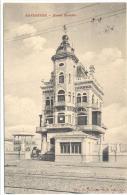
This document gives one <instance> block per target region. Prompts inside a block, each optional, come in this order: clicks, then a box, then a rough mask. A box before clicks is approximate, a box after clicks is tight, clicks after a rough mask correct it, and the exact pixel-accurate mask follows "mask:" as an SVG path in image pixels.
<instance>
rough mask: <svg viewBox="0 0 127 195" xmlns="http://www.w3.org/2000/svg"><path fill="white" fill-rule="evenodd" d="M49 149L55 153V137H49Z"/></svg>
mask: <svg viewBox="0 0 127 195" xmlns="http://www.w3.org/2000/svg"><path fill="white" fill-rule="evenodd" d="M50 151H51V152H52V153H55V138H51V139H50Z"/></svg>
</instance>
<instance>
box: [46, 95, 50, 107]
mask: <svg viewBox="0 0 127 195" xmlns="http://www.w3.org/2000/svg"><path fill="white" fill-rule="evenodd" d="M49 105H50V100H49V97H47V98H46V106H49Z"/></svg>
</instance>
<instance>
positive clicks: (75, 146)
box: [71, 142, 81, 154]
mask: <svg viewBox="0 0 127 195" xmlns="http://www.w3.org/2000/svg"><path fill="white" fill-rule="evenodd" d="M71 152H72V153H73V154H81V142H72V143H71Z"/></svg>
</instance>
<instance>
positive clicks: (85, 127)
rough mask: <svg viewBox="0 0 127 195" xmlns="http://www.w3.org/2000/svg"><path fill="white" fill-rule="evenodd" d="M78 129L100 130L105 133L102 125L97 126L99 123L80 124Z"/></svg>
mask: <svg viewBox="0 0 127 195" xmlns="http://www.w3.org/2000/svg"><path fill="white" fill-rule="evenodd" d="M76 128H77V130H84V131H87V132H88V131H92V132H100V133H105V130H106V129H105V128H103V127H102V126H97V125H78V126H77V127H76Z"/></svg>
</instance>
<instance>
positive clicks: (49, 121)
mask: <svg viewBox="0 0 127 195" xmlns="http://www.w3.org/2000/svg"><path fill="white" fill-rule="evenodd" d="M46 123H47V124H52V123H53V115H49V116H47V118H46Z"/></svg>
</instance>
